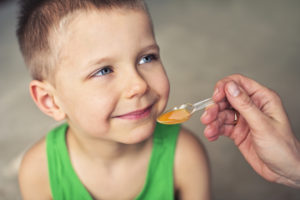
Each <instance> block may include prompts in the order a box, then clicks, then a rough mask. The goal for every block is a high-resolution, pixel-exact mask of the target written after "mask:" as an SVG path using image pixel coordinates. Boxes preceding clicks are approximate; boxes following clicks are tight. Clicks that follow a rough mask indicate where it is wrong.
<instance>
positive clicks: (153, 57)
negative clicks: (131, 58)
mask: <svg viewBox="0 0 300 200" xmlns="http://www.w3.org/2000/svg"><path fill="white" fill-rule="evenodd" d="M154 60H157V56H156V55H154V54H149V55H146V56H143V57H142V58H141V60H140V61H139V64H140V65H141V64H145V63H150V62H152V61H154Z"/></svg>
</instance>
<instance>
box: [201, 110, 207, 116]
mask: <svg viewBox="0 0 300 200" xmlns="http://www.w3.org/2000/svg"><path fill="white" fill-rule="evenodd" d="M206 115H207V111H206V110H205V111H204V113H203V114H202V116H201V118H203V117H206Z"/></svg>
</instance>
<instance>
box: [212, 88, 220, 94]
mask: <svg viewBox="0 0 300 200" xmlns="http://www.w3.org/2000/svg"><path fill="white" fill-rule="evenodd" d="M218 92H219V89H218V88H216V89H215V91H214V94H213V96H214V95H216V94H217V93H218Z"/></svg>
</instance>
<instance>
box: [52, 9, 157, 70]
mask: <svg viewBox="0 0 300 200" xmlns="http://www.w3.org/2000/svg"><path fill="white" fill-rule="evenodd" d="M69 19H71V20H68V22H67V23H65V25H64V28H63V30H64V31H61V33H60V34H56V37H57V39H58V41H61V42H57V40H56V44H55V43H54V45H57V44H58V45H60V46H61V48H60V50H59V55H60V56H59V57H60V62H61V63H60V66H64V67H65V65H67V66H75V65H80V66H85V65H86V64H87V63H86V62H87V61H88V60H94V59H99V58H100V57H114V56H119V55H121V54H124V53H126V52H133V51H138V50H139V49H142V48H144V47H146V46H149V45H153V44H155V43H156V42H155V38H154V35H153V30H152V24H151V21H150V18H149V16H148V14H147V13H146V12H145V11H143V10H132V9H110V10H100V11H98V10H92V11H80V12H77V13H75V14H73V16H72V17H71V18H70V17H69Z"/></svg>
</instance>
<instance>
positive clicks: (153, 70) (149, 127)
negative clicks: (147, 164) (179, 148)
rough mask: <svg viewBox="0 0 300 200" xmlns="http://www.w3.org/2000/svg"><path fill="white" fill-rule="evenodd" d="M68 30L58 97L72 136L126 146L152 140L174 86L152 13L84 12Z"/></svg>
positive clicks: (56, 88) (64, 43)
mask: <svg viewBox="0 0 300 200" xmlns="http://www.w3.org/2000/svg"><path fill="white" fill-rule="evenodd" d="M66 30H67V31H66V32H65V33H63V35H62V36H59V37H61V38H63V43H62V44H63V47H62V48H61V50H60V64H59V66H58V69H57V72H56V77H55V84H56V87H55V94H54V95H55V98H56V101H57V102H56V103H57V104H59V105H60V107H61V108H62V109H63V111H64V112H65V113H66V115H67V120H68V122H69V124H70V130H69V131H72V132H74V133H76V134H79V135H88V136H89V137H90V136H92V137H96V138H101V139H107V140H113V141H118V142H122V143H137V142H140V141H143V140H144V139H146V138H148V137H149V136H150V135H151V134H152V131H153V129H154V127H155V120H156V118H157V116H158V115H159V114H160V113H161V112H162V111H163V110H164V108H165V106H166V103H167V99H168V94H169V82H168V79H167V76H166V74H165V71H164V69H163V66H162V63H161V61H160V58H159V49H158V46H157V44H156V41H155V39H154V35H153V33H152V27H151V24H150V21H149V18H148V16H147V14H146V13H144V12H143V11H134V10H125V9H113V10H107V11H101V12H98V11H93V12H84V11H83V12H80V13H79V14H77V15H76V16H75V17H74V20H72V21H71V23H70V24H68V26H67V29H66Z"/></svg>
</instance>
